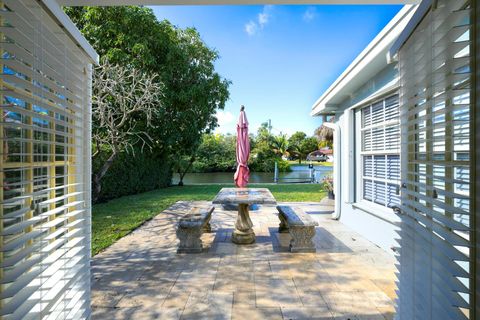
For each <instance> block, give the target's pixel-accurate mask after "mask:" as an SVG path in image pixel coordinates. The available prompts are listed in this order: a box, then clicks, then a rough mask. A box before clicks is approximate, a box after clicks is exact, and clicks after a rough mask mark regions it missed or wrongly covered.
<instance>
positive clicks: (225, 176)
mask: <svg viewBox="0 0 480 320" xmlns="http://www.w3.org/2000/svg"><path fill="white" fill-rule="evenodd" d="M290 168H291V169H292V171H291V172H280V173H279V181H278V182H279V183H299V182H306V181H310V169H309V168H308V166H302V165H292V166H290ZM313 168H314V175H315V181H317V182H321V181H322V179H323V178H324V177H326V176H332V174H333V168H332V167H327V166H315V165H314V166H313ZM178 181H179V175H178V174H174V175H173V184H177V183H178ZM249 182H250V183H273V182H274V175H273V172H271V173H267V172H251V173H250V181H249ZM183 183H185V184H208V183H233V173H232V172H208V173H187V174H186V175H185V177H184V178H183Z"/></svg>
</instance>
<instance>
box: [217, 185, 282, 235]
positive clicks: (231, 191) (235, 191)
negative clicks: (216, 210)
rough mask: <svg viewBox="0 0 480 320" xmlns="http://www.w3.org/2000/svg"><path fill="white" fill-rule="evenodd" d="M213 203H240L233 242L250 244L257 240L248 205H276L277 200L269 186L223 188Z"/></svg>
mask: <svg viewBox="0 0 480 320" xmlns="http://www.w3.org/2000/svg"><path fill="white" fill-rule="evenodd" d="M212 203H213V204H222V205H238V215H237V222H236V223H235V230H234V231H233V234H232V242H233V243H236V244H250V243H254V242H255V233H254V232H253V229H252V227H253V224H252V220H250V212H249V209H248V207H249V206H250V205H253V204H267V205H276V204H277V201H276V200H275V198H274V197H273V195H272V193H271V192H270V190H268V189H267V188H222V189H221V190H220V192H219V193H218V194H217V195H216V196H215V198H214V199H213V201H212Z"/></svg>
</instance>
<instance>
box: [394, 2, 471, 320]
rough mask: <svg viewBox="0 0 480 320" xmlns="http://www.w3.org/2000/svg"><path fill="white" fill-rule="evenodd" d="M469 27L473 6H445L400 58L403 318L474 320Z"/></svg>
mask: <svg viewBox="0 0 480 320" xmlns="http://www.w3.org/2000/svg"><path fill="white" fill-rule="evenodd" d="M470 29H471V23H470V7H469V3H468V1H448V0H439V1H436V6H435V8H430V11H428V13H427V15H426V16H425V17H424V18H423V20H422V21H421V22H420V23H419V25H418V26H417V27H416V29H415V31H414V32H413V33H412V34H411V35H410V37H409V38H408V40H407V41H406V42H405V43H404V45H403V46H402V47H401V48H400V50H399V53H398V57H399V69H400V78H401V94H400V104H401V106H402V107H401V109H400V110H401V131H402V145H401V149H402V155H404V157H402V177H401V179H402V182H403V185H404V187H405V189H403V190H402V198H401V209H402V214H401V215H400V218H401V228H400V232H399V235H400V240H399V269H400V273H399V282H398V286H399V288H398V297H399V298H398V302H397V313H398V314H399V315H401V319H452V320H453V319H472V318H471V316H470V309H471V308H472V304H471V298H472V291H471V281H472V274H471V250H472V247H473V245H472V242H471V239H472V236H471V232H472V229H471V226H470V223H471V214H472V213H471V212H470V204H469V202H470V198H471V196H472V195H471V194H470V191H469V190H470V188H469V185H470V180H469V179H470V174H469V166H470V163H469V158H470V157H469V155H468V154H469V152H470V122H471V119H470V113H469V110H470V107H471V106H470V99H469V97H470V91H471V90H472V88H470V83H471V80H470V78H471V65H472V59H471V57H470V50H469V47H470V44H471V39H470ZM465 154H466V155H467V156H465Z"/></svg>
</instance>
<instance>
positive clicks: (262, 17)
mask: <svg viewBox="0 0 480 320" xmlns="http://www.w3.org/2000/svg"><path fill="white" fill-rule="evenodd" d="M268 19H270V15H269V14H268V13H265V12H262V13H259V14H258V24H259V25H260V27H261V28H263V26H264V25H266V24H267V23H268Z"/></svg>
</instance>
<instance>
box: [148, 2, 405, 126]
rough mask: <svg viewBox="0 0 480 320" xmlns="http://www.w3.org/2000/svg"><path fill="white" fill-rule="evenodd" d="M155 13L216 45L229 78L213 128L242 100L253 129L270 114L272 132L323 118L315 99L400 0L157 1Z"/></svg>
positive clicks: (228, 119) (225, 122) (229, 119)
mask: <svg viewBox="0 0 480 320" xmlns="http://www.w3.org/2000/svg"><path fill="white" fill-rule="evenodd" d="M152 9H153V10H154V12H155V14H156V16H157V18H158V19H160V20H163V19H168V20H170V21H171V22H172V23H173V24H175V25H177V26H180V27H182V28H184V27H195V28H197V30H198V31H199V32H200V34H201V36H202V39H203V40H204V41H205V42H206V44H207V45H208V46H209V47H211V48H214V49H216V50H218V51H219V53H220V59H219V60H218V61H217V63H216V69H217V70H218V72H219V73H220V74H221V75H222V76H223V77H225V78H227V79H229V80H231V81H232V86H231V88H230V100H229V101H228V102H227V105H226V107H225V110H224V111H223V112H219V113H218V118H219V122H220V127H219V128H218V129H217V132H221V133H227V132H231V133H234V132H235V130H236V125H235V123H236V119H237V117H238V112H239V109H240V105H242V104H243V105H245V107H246V112H247V117H248V119H249V122H250V127H251V131H256V130H257V128H258V126H259V125H260V124H261V123H262V122H265V121H267V120H268V119H271V121H272V126H273V128H274V130H273V132H274V133H279V132H283V133H287V134H292V133H293V132H295V131H298V130H300V131H304V132H305V133H307V134H308V135H312V134H313V131H314V129H315V128H316V127H318V126H319V125H320V124H321V121H320V119H319V118H313V117H310V115H309V114H310V110H311V107H312V105H313V103H314V102H315V101H316V100H317V99H318V98H319V97H320V95H321V94H322V93H323V92H324V91H325V90H326V89H327V88H328V87H329V86H330V84H331V83H332V82H333V81H334V80H335V79H336V78H337V77H338V76H339V75H340V74H341V73H342V72H343V70H345V68H346V67H347V66H348V65H349V64H350V63H351V62H352V61H353V60H354V59H355V57H356V56H357V55H358V54H359V53H360V52H361V51H362V50H363V49H364V48H365V47H366V46H367V45H368V43H369V42H370V41H371V40H373V38H374V37H375V36H376V35H377V34H378V33H379V32H380V31H381V30H382V29H383V27H384V26H385V25H386V24H387V23H388V22H389V21H390V20H391V19H392V18H393V17H394V16H395V14H397V12H398V11H399V10H400V9H401V6H387V5H383V6H373V5H369V6H345V5H343V6H334V5H323V6H300V5H298V6H158V7H152Z"/></svg>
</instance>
